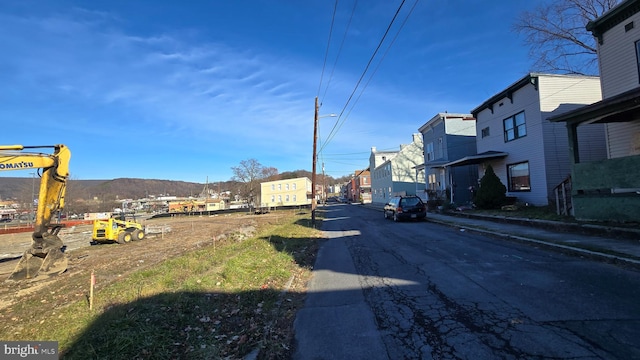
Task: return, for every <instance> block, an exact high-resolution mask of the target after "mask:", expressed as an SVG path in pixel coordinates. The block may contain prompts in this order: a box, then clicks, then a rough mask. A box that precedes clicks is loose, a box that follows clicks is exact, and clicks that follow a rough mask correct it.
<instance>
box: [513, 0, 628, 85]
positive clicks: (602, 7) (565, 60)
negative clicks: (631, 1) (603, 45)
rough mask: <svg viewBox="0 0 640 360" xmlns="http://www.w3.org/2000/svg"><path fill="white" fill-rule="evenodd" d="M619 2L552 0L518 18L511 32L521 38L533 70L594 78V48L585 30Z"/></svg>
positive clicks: (595, 56)
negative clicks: (591, 76) (527, 51)
mask: <svg viewBox="0 0 640 360" xmlns="http://www.w3.org/2000/svg"><path fill="white" fill-rule="evenodd" d="M618 2H619V0H556V1H551V2H548V3H545V4H543V5H539V6H538V7H536V8H535V9H534V10H532V11H524V12H522V13H521V14H520V16H518V18H517V19H516V21H515V23H514V24H513V29H514V30H515V31H516V32H518V33H520V34H521V35H524V43H525V44H526V45H528V46H529V48H530V50H529V53H530V55H531V57H532V58H534V59H536V62H535V64H534V70H536V71H544V72H553V73H564V74H582V75H587V74H589V75H594V74H597V73H598V64H597V60H598V58H597V46H596V40H595V38H594V37H593V35H592V34H591V33H590V32H589V31H587V29H586V26H587V23H588V22H589V21H592V20H595V19H596V18H598V17H599V16H601V15H602V14H603V13H605V12H606V11H607V10H609V9H611V8H612V7H614V6H615V5H616V4H617V3H618Z"/></svg>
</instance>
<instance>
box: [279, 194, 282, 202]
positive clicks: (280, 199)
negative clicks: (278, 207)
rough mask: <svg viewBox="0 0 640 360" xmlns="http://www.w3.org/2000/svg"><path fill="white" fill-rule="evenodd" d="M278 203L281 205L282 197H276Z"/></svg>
mask: <svg viewBox="0 0 640 360" xmlns="http://www.w3.org/2000/svg"><path fill="white" fill-rule="evenodd" d="M278 202H279V203H282V195H278Z"/></svg>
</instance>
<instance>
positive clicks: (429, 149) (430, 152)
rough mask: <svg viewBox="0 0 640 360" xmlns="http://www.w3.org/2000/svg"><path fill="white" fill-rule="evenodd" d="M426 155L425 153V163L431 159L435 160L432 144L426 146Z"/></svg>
mask: <svg viewBox="0 0 640 360" xmlns="http://www.w3.org/2000/svg"><path fill="white" fill-rule="evenodd" d="M426 153H427V161H432V160H433V159H435V154H434V153H433V143H432V142H430V143H428V144H427V149H426Z"/></svg>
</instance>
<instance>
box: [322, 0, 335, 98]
mask: <svg viewBox="0 0 640 360" xmlns="http://www.w3.org/2000/svg"><path fill="white" fill-rule="evenodd" d="M337 10H338V0H336V2H335V4H334V6H333V16H332V17H331V26H330V27H329V39H328V40H327V49H326V50H325V52H324V62H323V63H322V73H321V74H320V83H319V84H318V95H320V89H321V88H322V79H323V78H324V69H325V67H326V65H327V57H329V46H330V45H331V36H332V34H333V25H334V23H335V20H336V11H337Z"/></svg>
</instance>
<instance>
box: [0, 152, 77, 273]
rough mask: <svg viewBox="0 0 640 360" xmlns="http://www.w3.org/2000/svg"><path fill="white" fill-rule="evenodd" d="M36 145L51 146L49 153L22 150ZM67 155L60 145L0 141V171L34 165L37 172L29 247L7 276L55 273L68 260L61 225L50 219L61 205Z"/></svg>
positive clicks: (66, 170) (69, 154)
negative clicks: (3, 143) (32, 144)
mask: <svg viewBox="0 0 640 360" xmlns="http://www.w3.org/2000/svg"><path fill="white" fill-rule="evenodd" d="M39 148H50V149H51V148H52V149H53V153H51V154H44V153H39V152H29V151H25V150H28V149H39ZM70 159H71V152H70V151H69V149H68V148H67V147H66V146H64V145H52V146H22V145H5V146H2V145H0V171H13V170H32V169H37V170H38V174H39V175H40V190H39V193H38V208H37V211H36V216H35V225H34V229H33V235H32V242H31V248H29V249H28V250H26V251H25V252H24V254H23V255H22V258H21V259H20V261H19V263H18V265H17V266H16V268H15V270H14V271H13V273H12V274H11V275H10V276H9V280H23V279H32V278H35V277H36V276H39V277H44V276H48V275H55V274H59V273H62V272H64V271H65V270H66V269H67V262H68V260H67V257H66V255H65V254H64V253H63V247H64V246H63V243H62V240H60V238H59V237H58V231H60V228H61V225H59V224H53V225H52V224H51V219H52V218H53V216H54V215H55V214H56V213H57V212H58V211H60V210H62V209H63V208H64V196H65V193H66V185H67V179H68V177H69V160H70Z"/></svg>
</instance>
